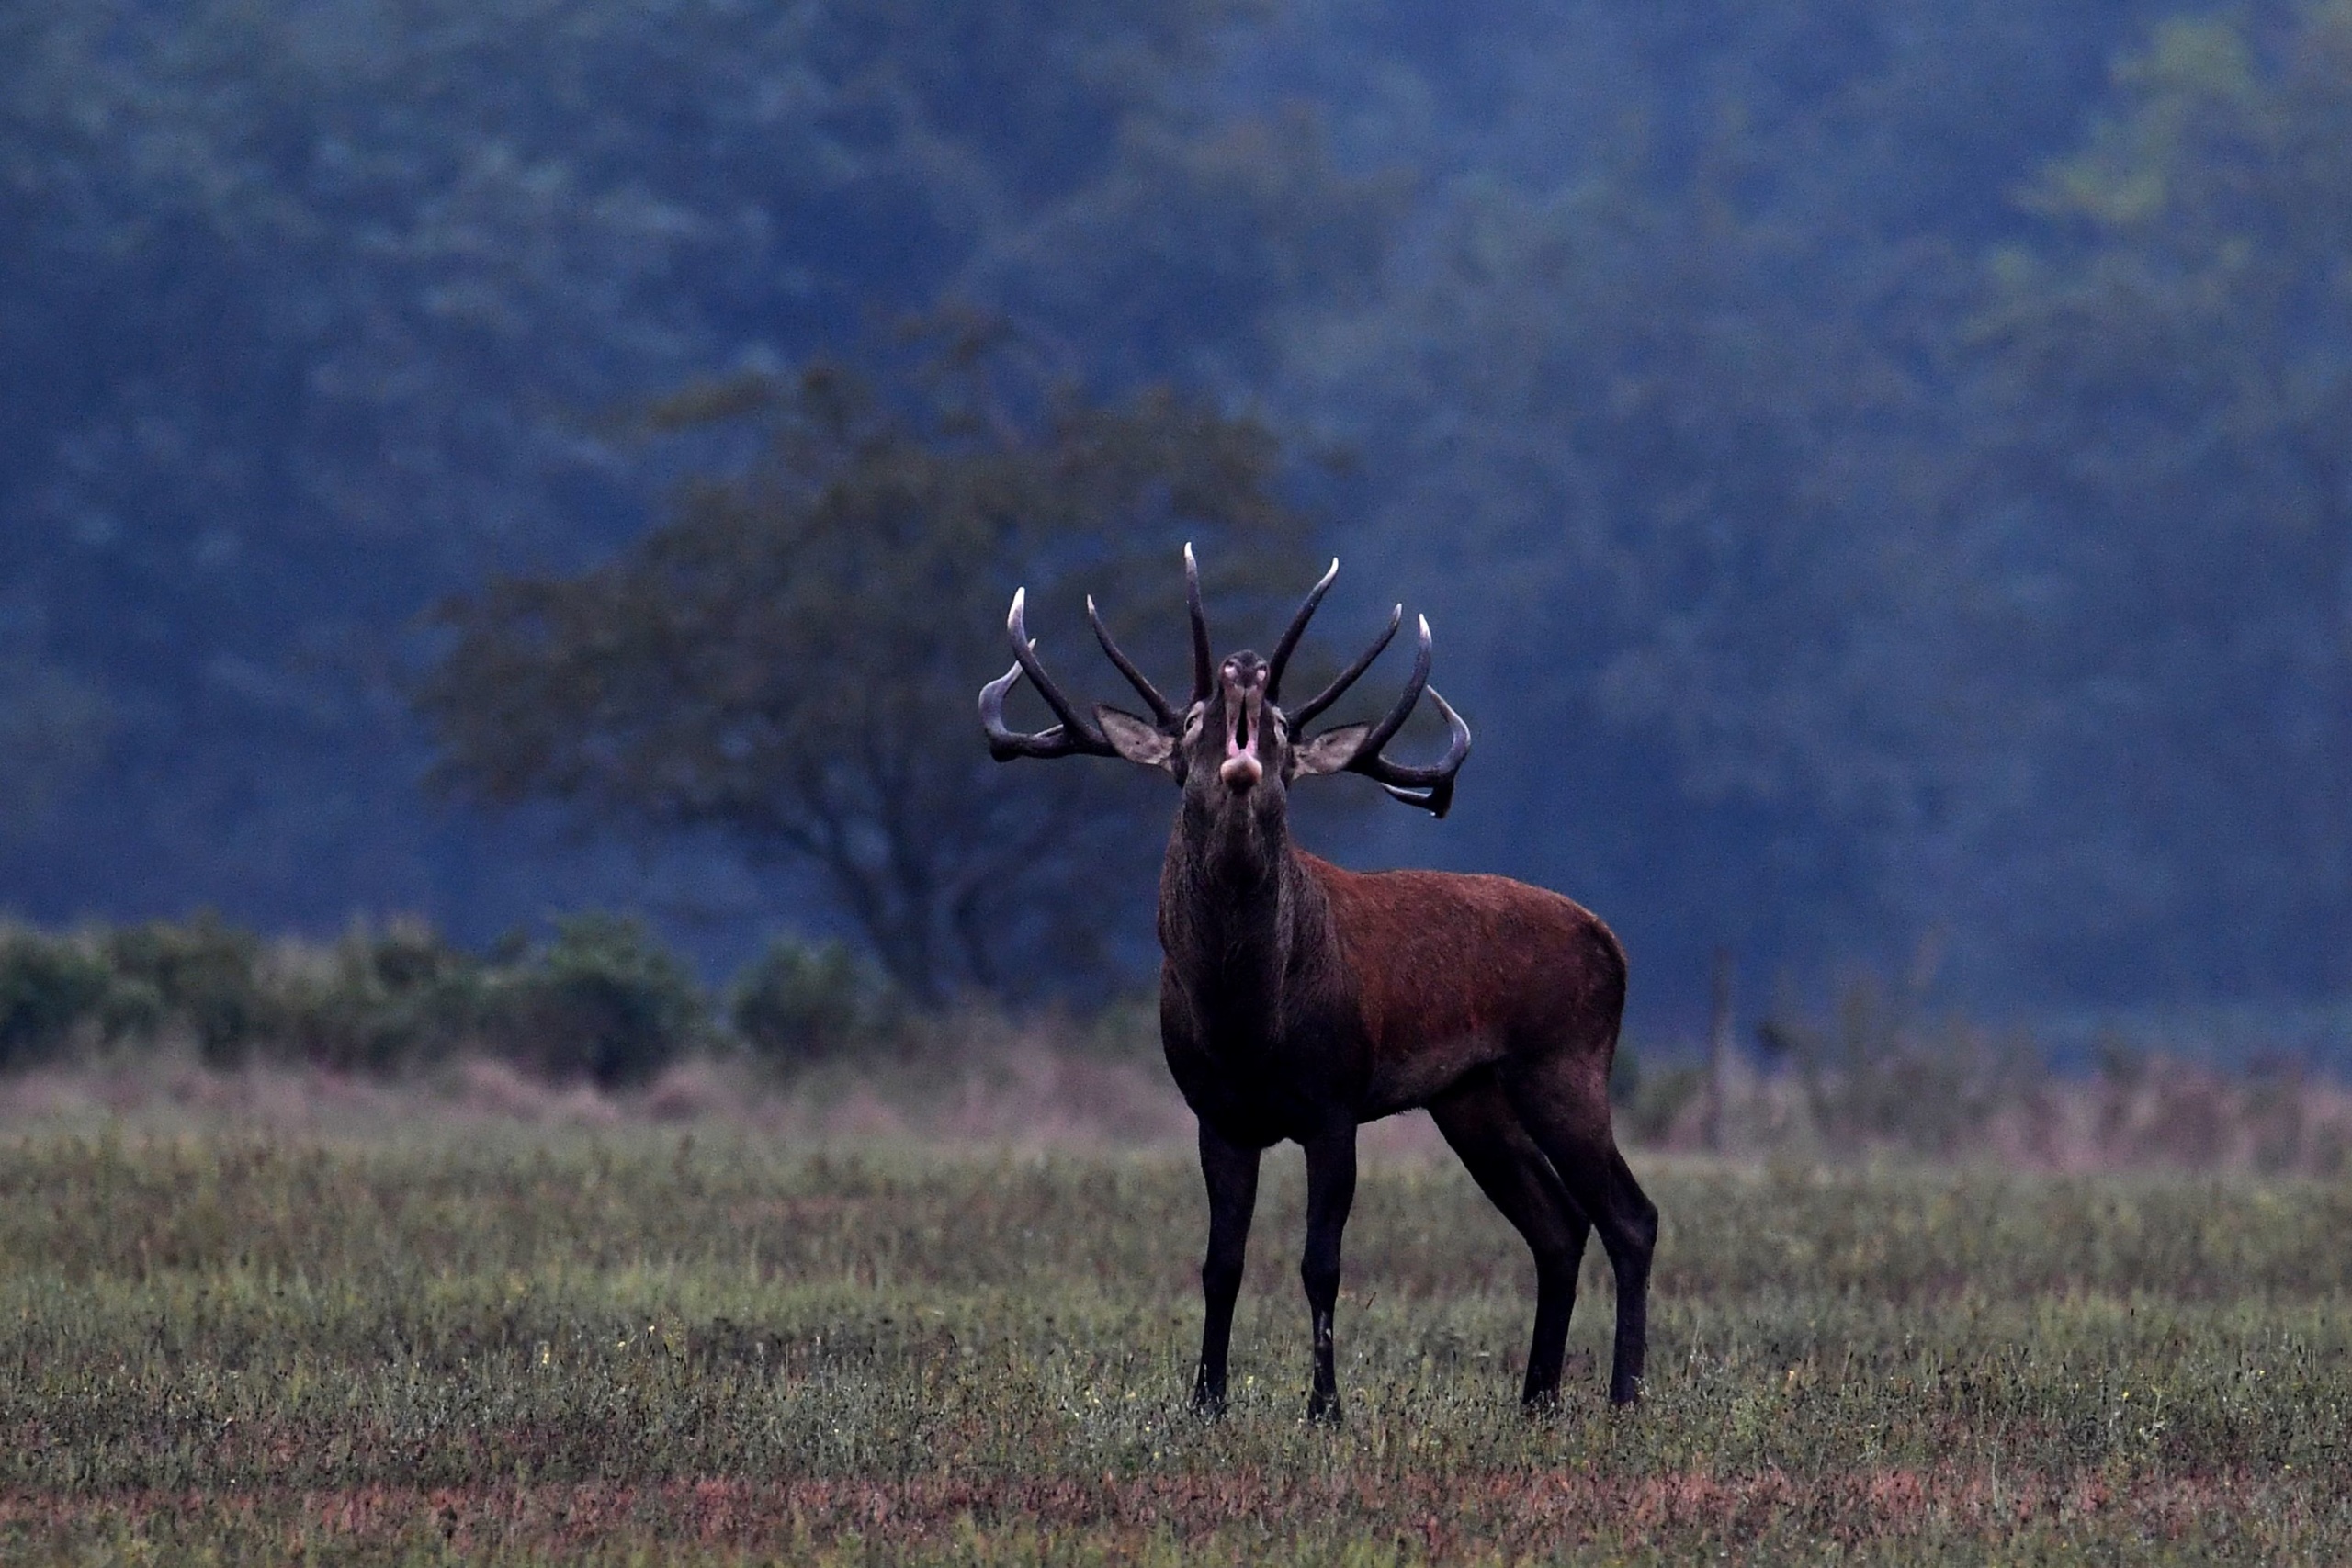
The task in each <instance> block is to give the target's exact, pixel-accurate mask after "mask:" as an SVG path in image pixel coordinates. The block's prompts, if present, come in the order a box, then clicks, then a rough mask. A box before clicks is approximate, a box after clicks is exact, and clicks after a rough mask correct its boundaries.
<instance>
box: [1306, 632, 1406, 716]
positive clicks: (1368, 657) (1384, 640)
mask: <svg viewBox="0 0 2352 1568" xmlns="http://www.w3.org/2000/svg"><path fill="white" fill-rule="evenodd" d="M1404 624H1405V606H1404V605H1402V604H1399V605H1397V607H1396V608H1395V609H1393V610H1391V611H1389V612H1388V626H1387V628H1386V629H1385V630H1384V631H1383V632H1382V633H1381V634H1380V635H1379V636H1378V637H1374V638H1373V639H1372V646H1371V647H1370V648H1367V649H1364V650H1363V653H1361V654H1359V655H1358V656H1357V658H1356V661H1355V662H1354V663H1353V664H1351V665H1349V666H1348V667H1347V668H1346V669H1345V670H1342V671H1340V676H1339V679H1338V680H1336V681H1333V682H1331V683H1330V684H1329V685H1328V686H1326V687H1324V688H1323V689H1322V690H1321V691H1320V692H1318V693H1317V694H1315V695H1314V696H1313V697H1311V698H1309V699H1308V700H1307V702H1306V705H1304V706H1302V707H1301V708H1300V709H1299V710H1298V711H1297V712H1296V713H1295V714H1292V715H1291V716H1290V726H1291V733H1292V734H1294V735H1297V734H1302V733H1304V732H1305V730H1306V726H1307V725H1308V724H1309V723H1310V722H1312V721H1313V719H1314V718H1315V716H1316V715H1317V714H1319V713H1321V712H1322V711H1323V710H1324V709H1325V708H1328V707H1329V706H1330V705H1332V704H1333V703H1336V702H1338V701H1339V700H1340V698H1341V697H1343V696H1345V695H1347V693H1348V688H1349V687H1350V686H1352V685H1354V684H1355V683H1356V680H1357V678H1358V677H1359V676H1361V675H1362V674H1363V672H1364V671H1367V670H1369V669H1371V668H1372V661H1373V660H1375V659H1377V658H1379V657H1380V653H1381V650H1382V649H1385V648H1386V647H1387V646H1388V639H1389V638H1391V637H1395V636H1396V635H1397V627H1398V626H1403V625H1404Z"/></svg>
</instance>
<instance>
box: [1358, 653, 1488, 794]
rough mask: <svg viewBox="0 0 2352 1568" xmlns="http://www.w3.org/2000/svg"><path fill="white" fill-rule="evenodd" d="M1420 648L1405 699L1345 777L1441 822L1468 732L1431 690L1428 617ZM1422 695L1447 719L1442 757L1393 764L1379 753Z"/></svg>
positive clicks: (1464, 752) (1367, 740)
mask: <svg viewBox="0 0 2352 1568" xmlns="http://www.w3.org/2000/svg"><path fill="white" fill-rule="evenodd" d="M1420 632H1421V635H1420V646H1419V648H1417V649H1414V651H1413V673H1412V675H1411V676H1410V677H1409V678H1408V680H1407V681H1406V682H1405V692H1404V694H1403V695H1402V696H1400V697H1398V698H1397V705H1396V706H1395V707H1392V708H1390V709H1389V710H1388V716H1387V717H1386V718H1384V719H1382V720H1381V721H1380V724H1379V727H1378V728H1375V729H1374V730H1373V732H1372V733H1371V734H1369V735H1367V736H1365V737H1364V738H1363V744H1362V745H1361V746H1358V747H1357V748H1356V754H1355V755H1354V756H1353V757H1352V758H1351V759H1349V761H1348V765H1347V766H1348V772H1350V773H1362V774H1363V775H1364V776H1365V777H1366V778H1369V779H1372V780H1373V781H1374V782H1375V783H1377V784H1379V785H1380V787H1381V788H1383V789H1385V790H1386V791H1387V792H1388V793H1389V794H1390V795H1394V796H1395V797H1396V798H1397V799H1398V800H1401V801H1403V802H1404V803H1405V804H1406V805H1408V806H1418V807H1420V808H1421V809H1423V810H1424V811H1427V812H1429V813H1430V815H1432V816H1436V817H1442V816H1444V815H1445V813H1446V810H1447V808H1448V807H1451V806H1453V775H1454V774H1456V773H1460V772H1461V771H1462V764H1463V762H1464V761H1466V760H1467V759H1468V757H1469V755H1470V727H1469V726H1468V725H1466V724H1464V723H1463V722H1462V716H1461V715H1460V714H1458V713H1456V712H1454V711H1453V705H1451V704H1450V703H1448V702H1447V701H1446V700H1445V699H1444V698H1443V697H1441V696H1439V695H1438V694H1437V693H1436V692H1435V691H1434V690H1433V689H1431V688H1430V657H1431V653H1430V618H1429V617H1428V616H1427V615H1423V616H1421V617H1420ZM1424 691H1427V692H1429V694H1430V698H1431V700H1433V701H1434V702H1435V703H1436V704H1437V711H1438V712H1440V713H1442V714H1443V715H1444V716H1445V725H1446V731H1447V739H1446V748H1445V755H1444V756H1443V757H1442V758H1440V759H1439V760H1438V761H1436V762H1434V763H1432V764H1430V766H1428V767H1414V766H1411V765H1408V764H1406V763H1402V762H1392V761H1389V760H1388V759H1387V758H1385V757H1384V756H1382V755H1381V754H1380V749H1381V748H1382V747H1384V746H1385V745H1387V744H1388V742H1389V741H1390V740H1392V739H1396V735H1397V731H1398V730H1399V729H1402V728H1404V727H1405V720H1406V719H1407V718H1408V717H1410V716H1412V712H1413V705H1414V704H1415V703H1418V702H1419V701H1420V700H1421V694H1422V693H1423V692H1424Z"/></svg>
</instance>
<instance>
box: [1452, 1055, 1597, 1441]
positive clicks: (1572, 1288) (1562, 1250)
mask: <svg viewBox="0 0 2352 1568" xmlns="http://www.w3.org/2000/svg"><path fill="white" fill-rule="evenodd" d="M1430 1116H1431V1117H1433V1118H1434V1119H1435V1120H1436V1122H1437V1125H1438V1131H1439V1132H1441V1133H1443V1134H1445V1141H1446V1142H1447V1143H1449V1144H1451V1145H1453V1152H1454V1153H1455V1154H1458V1155H1460V1156H1462V1163H1463V1164H1464V1165H1465V1166H1467V1167H1469V1168H1470V1175H1471V1177H1472V1178H1473V1179H1476V1182H1477V1183H1478V1188H1479V1190H1481V1191H1483V1192H1484V1193H1486V1195H1487V1198H1488V1199H1489V1200H1490V1201H1492V1202H1493V1203H1494V1205H1495V1207H1496V1208H1498V1209H1499V1210H1501V1211H1502V1213H1503V1218H1505V1219H1507V1220H1509V1221H1510V1223H1511V1224H1512V1225H1513V1226H1514V1227H1515V1228H1516V1229H1517V1230H1518V1231H1519V1234H1520V1235H1522V1236H1524V1237H1526V1238H1527V1247H1528V1250H1529V1251H1530V1252H1532V1253H1533V1254H1534V1255H1535V1337H1534V1339H1533V1341H1532V1343H1530V1344H1529V1346H1528V1348H1527V1381H1526V1382H1524V1383H1523V1384H1521V1388H1520V1399H1521V1403H1523V1404H1526V1405H1527V1406H1528V1408H1530V1409H1531V1410H1533V1409H1544V1408H1547V1407H1549V1406H1551V1405H1553V1404H1557V1403H1558V1401H1559V1397H1560V1362H1561V1359H1562V1358H1563V1356H1565V1354H1566V1348H1567V1342H1568V1317H1569V1314H1572V1313H1573V1312H1575V1310H1576V1304H1577V1269H1578V1267H1579V1266H1580V1265H1581V1264H1582V1263H1583V1261H1584V1244H1585V1238H1586V1237H1587V1236H1588V1235H1590V1234H1591V1231H1592V1226H1591V1224H1590V1223H1589V1222H1588V1221H1587V1220H1586V1219H1585V1217H1584V1214H1583V1212H1582V1211H1580V1210H1579V1209H1577V1206H1576V1203H1575V1201H1573V1200H1571V1199H1570V1198H1569V1196H1568V1190H1567V1188H1566V1186H1564V1185H1562V1183H1561V1181H1560V1177H1559V1173H1558V1172H1557V1171H1555V1170H1554V1169H1553V1168H1552V1162H1551V1161H1550V1160H1549V1159H1546V1158H1545V1157H1544V1151H1543V1150H1542V1149H1540V1148H1538V1147H1536V1146H1535V1140H1534V1139H1532V1138H1531V1137H1529V1136H1528V1135H1527V1129H1526V1128H1524V1127H1522V1126H1521V1125H1520V1123H1519V1114H1518V1112H1517V1111H1513V1110H1512V1109H1511V1108H1510V1101H1509V1100H1506V1099H1505V1098H1504V1097H1503V1091H1502V1086H1501V1085H1500V1084H1498V1082H1496V1080H1495V1076H1494V1074H1493V1073H1491V1072H1487V1071H1481V1072H1478V1073H1475V1074H1473V1075H1472V1076H1471V1077H1468V1078H1467V1079H1465V1080H1464V1081H1463V1082H1462V1083H1461V1084H1459V1085H1457V1086H1456V1087H1454V1088H1453V1089H1450V1090H1448V1091H1447V1092H1446V1093H1445V1094H1444V1095H1443V1096H1442V1097H1441V1098H1440V1099H1438V1100H1433V1101H1431V1102H1430Z"/></svg>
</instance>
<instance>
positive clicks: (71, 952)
mask: <svg viewBox="0 0 2352 1568" xmlns="http://www.w3.org/2000/svg"><path fill="white" fill-rule="evenodd" d="M113 987H114V973H113V971H112V970H111V969H110V968H109V967H108V966H107V961H106V960H105V959H104V958H103V957H102V956H100V955H99V954H97V953H93V952H91V951H90V950H89V948H88V947H87V946H86V945H85V944H84V943H82V942H76V941H74V939H73V938H71V937H55V936H48V935H45V934H43V933H42V932H40V931H28V930H25V929H23V928H21V927H9V928H6V929H5V930H0V1067H6V1066H17V1065H23V1064H29V1063H33V1062H40V1061H44V1060H48V1059H50V1058H51V1057H54V1056H57V1055H62V1054H64V1053H65V1052H66V1051H67V1050H68V1049H69V1048H70V1046H71V1045H72V1043H73V1041H74V1035H75V1033H76V1032H79V1031H86V1030H87V1029H89V1028H90V1027H92V1026H93V1025H94V1024H95V1023H96V1021H97V1020H98V1019H99V1017H100V1016H101V1013H102V1010H103V1009H104V1007H105V1004H106V1001H107V995H108V993H109V992H110V991H111V990H112V989H113Z"/></svg>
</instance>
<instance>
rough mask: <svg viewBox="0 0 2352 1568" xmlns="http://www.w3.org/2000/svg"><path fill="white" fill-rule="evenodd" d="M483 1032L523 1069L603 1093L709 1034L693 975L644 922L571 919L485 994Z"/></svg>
mask: <svg viewBox="0 0 2352 1568" xmlns="http://www.w3.org/2000/svg"><path fill="white" fill-rule="evenodd" d="M488 1001H489V1008H488V1014H489V1016H488V1019H487V1022H488V1024H489V1029H488V1032H489V1034H490V1035H491V1036H492V1038H493V1039H495V1040H497V1041H499V1042H501V1043H503V1044H504V1046H505V1047H506V1049H505V1052H504V1053H503V1054H506V1055H512V1056H513V1057H515V1059H516V1060H518V1061H519V1062H521V1063H522V1064H523V1065H525V1066H529V1067H532V1068H534V1069H536V1070H537V1071H538V1072H539V1073H541V1074H543V1075H545V1076H546V1077H551V1078H556V1079H559V1080H560V1079H567V1078H579V1077H586V1078H590V1079H593V1080H594V1082H595V1083H596V1084H597V1085H598V1086H600V1087H602V1088H605V1089H614V1088H619V1087H623V1086H626V1085H630V1084H639V1083H643V1082H645V1081H646V1080H647V1079H649V1078H650V1077H653V1076H654V1075H655V1074H656V1073H658V1072H660V1071H661V1070H662V1068H663V1067H664V1066H668V1065H669V1064H670V1063H671V1062H672V1061H673V1060H675V1059H676V1058H677V1057H679V1056H681V1055H684V1054H685V1053H686V1051H687V1050H688V1049H690V1048H691V1047H692V1046H693V1045H694V1044H695V1043H696V1042H697V1041H698V1040H700V1039H702V1038H703V1037H704V1036H705V1035H707V1032H708V1030H709V1011H708V1009H707V1005H706V1003H705V1001H704V998H703V994H702V988H701V987H699V986H697V985H696V984H695V977H694V974H693V972H692V971H691V970H689V969H688V968H687V967H686V965H685V963H684V961H683V960H682V959H680V958H679V957H678V956H677V954H675V953H672V952H671V951H670V950H669V949H667V948H665V947H663V946H662V944H661V943H660V942H658V941H657V940H656V939H655V938H654V936H653V934H652V933H651V932H650V931H647V930H646V929H645V927H644V925H643V924H642V923H641V922H639V921H637V920H633V919H625V918H623V917H620V916H616V915H607V914H586V915H575V916H572V917H571V918H570V919H565V920H562V921H560V922H559V924H558V925H557V928H556V939H555V941H554V942H552V943H550V944H549V945H548V947H547V949H546V950H545V951H544V952H543V953H539V954H537V957H536V961H535V962H531V963H527V964H525V965H524V966H523V967H522V968H521V969H520V971H519V972H516V973H514V974H511V975H507V976H499V977H497V979H496V980H495V982H494V984H493V985H492V987H491V988H490V990H489V992H488Z"/></svg>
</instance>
